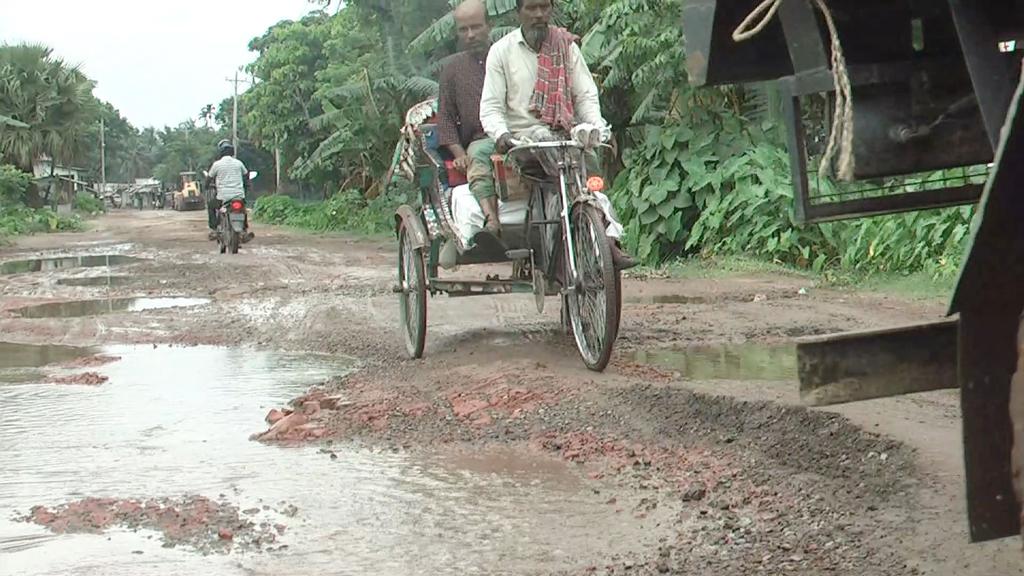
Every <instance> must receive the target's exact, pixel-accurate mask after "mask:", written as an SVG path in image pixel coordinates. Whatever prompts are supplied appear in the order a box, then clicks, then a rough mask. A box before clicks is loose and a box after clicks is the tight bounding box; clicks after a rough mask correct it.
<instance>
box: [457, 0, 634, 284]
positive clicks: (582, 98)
mask: <svg viewBox="0 0 1024 576" xmlns="http://www.w3.org/2000/svg"><path fill="white" fill-rule="evenodd" d="M552 4H553V0H516V12H517V14H518V16H519V23H520V27H519V28H518V29H517V30H515V31H514V32H510V33H509V34H508V35H506V36H505V37H504V38H502V39H501V40H499V41H498V42H497V43H495V44H494V46H493V47H491V49H490V50H489V51H488V54H487V63H486V74H485V76H484V84H483V92H482V95H481V100H480V124H481V125H482V126H483V129H484V131H486V133H487V135H488V136H490V137H491V138H492V139H493V141H494V142H495V149H496V150H497V151H498V152H499V153H505V152H507V151H508V150H509V149H510V148H511V147H512V140H513V139H514V138H515V137H517V136H521V135H524V134H528V133H534V132H536V131H538V130H542V131H543V130H548V131H552V132H562V133H569V132H571V131H572V130H573V129H574V128H585V129H586V130H587V132H589V133H590V138H591V140H593V139H594V137H595V136H597V135H598V134H601V135H604V134H607V132H608V131H609V128H608V124H607V122H605V120H604V118H603V117H602V116H601V103H600V100H599V95H598V90H597V84H596V83H595V82H594V77H593V76H592V75H591V73H590V69H589V68H588V67H587V63H586V62H585V61H584V59H583V54H582V53H581V52H580V49H579V46H577V45H576V43H575V42H576V40H577V39H578V38H577V36H575V35H574V34H572V33H571V32H569V31H567V30H565V29H564V28H558V27H555V26H552V25H551V24H550V22H551V16H552V12H553V5H552ZM474 152H476V151H475V150H474ZM474 155H475V154H474ZM481 160H482V161H481V162H480V163H479V164H478V163H477V162H476V161H475V160H474V162H473V165H472V169H471V170H472V171H474V172H475V171H476V169H477V167H478V166H479V167H480V169H481V170H483V169H486V172H485V173H483V174H482V175H481V174H474V176H476V177H478V178H480V179H481V180H484V179H486V180H491V179H492V177H491V173H492V172H493V164H492V163H491V161H490V154H487V156H486V161H483V159H481ZM471 182H472V179H471ZM471 188H472V186H471ZM472 191H473V193H474V195H475V196H476V198H477V200H478V201H479V202H480V205H481V207H482V209H483V211H484V215H485V216H486V217H487V224H486V226H487V228H488V229H489V230H491V231H492V232H495V233H497V232H500V229H501V224H500V222H499V221H498V218H497V200H498V199H497V195H496V193H495V191H494V189H493V187H492V188H490V189H487V188H482V187H476V188H475V189H472ZM606 217H608V219H609V220H611V219H612V218H611V215H610V214H606ZM611 249H612V257H613V260H614V261H615V266H616V268H618V269H620V270H624V269H627V268H632V267H633V266H635V265H636V261H635V260H634V259H633V258H632V257H631V256H629V255H628V254H626V252H625V251H623V250H622V248H621V246H619V242H618V240H617V239H611Z"/></svg>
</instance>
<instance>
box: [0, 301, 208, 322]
mask: <svg viewBox="0 0 1024 576" xmlns="http://www.w3.org/2000/svg"><path fill="white" fill-rule="evenodd" d="M209 303H210V300H209V298H178V297H174V298H110V299H104V300H73V301H71V302H49V303H46V304H34V305H32V306H25V307H23V308H15V309H14V310H11V312H12V313H13V314H15V315H17V316H20V317H22V318H81V317H85V316H100V315H103V314H114V313H117V312H143V311H145V310H162V309H166V308H184V307H192V306H202V305H204V304H209Z"/></svg>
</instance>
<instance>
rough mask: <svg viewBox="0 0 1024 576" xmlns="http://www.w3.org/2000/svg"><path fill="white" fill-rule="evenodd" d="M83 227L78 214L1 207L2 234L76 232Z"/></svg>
mask: <svg viewBox="0 0 1024 576" xmlns="http://www.w3.org/2000/svg"><path fill="white" fill-rule="evenodd" d="M81 229H82V221H81V220H79V219H78V217H77V216H70V217H68V216H61V215H59V214H57V213H56V212H54V211H52V210H50V209H47V208H40V209H32V208H26V207H24V206H5V207H0V236H17V235H20V234H36V233H40V232H74V231H78V230H81Z"/></svg>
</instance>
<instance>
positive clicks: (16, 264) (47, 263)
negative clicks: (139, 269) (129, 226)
mask: <svg viewBox="0 0 1024 576" xmlns="http://www.w3.org/2000/svg"><path fill="white" fill-rule="evenodd" d="M141 261H142V258H135V257H132V256H121V255H117V254H102V255H99V256H63V257H57V258H35V259H32V260H13V261H11V262H4V263H3V264H0V274H26V273H29V272H50V271H53V270H64V269H67V268H97V267H100V266H120V265H123V264H132V263H135V262H141Z"/></svg>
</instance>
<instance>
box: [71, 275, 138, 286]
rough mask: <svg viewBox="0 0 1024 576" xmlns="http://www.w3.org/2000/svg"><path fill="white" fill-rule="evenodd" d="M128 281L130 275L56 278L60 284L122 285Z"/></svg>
mask: <svg viewBox="0 0 1024 576" xmlns="http://www.w3.org/2000/svg"><path fill="white" fill-rule="evenodd" d="M130 281H131V277H130V276H85V277H82V278H61V279H60V280H57V284H60V285H61V286H124V285H126V284H128V283H129V282H130Z"/></svg>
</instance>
